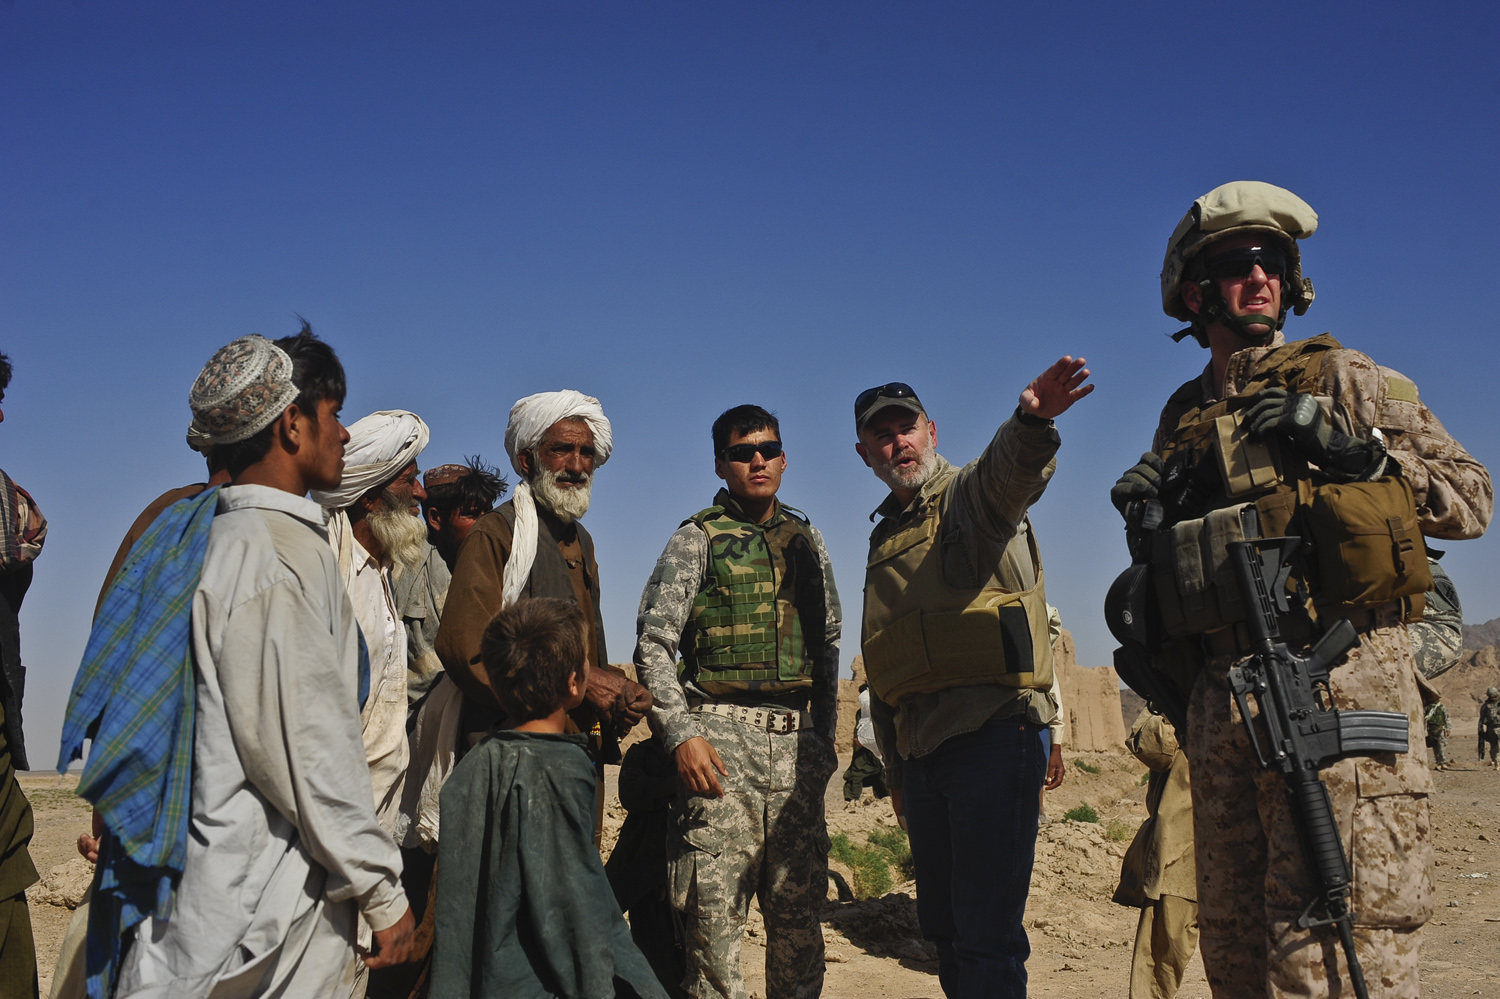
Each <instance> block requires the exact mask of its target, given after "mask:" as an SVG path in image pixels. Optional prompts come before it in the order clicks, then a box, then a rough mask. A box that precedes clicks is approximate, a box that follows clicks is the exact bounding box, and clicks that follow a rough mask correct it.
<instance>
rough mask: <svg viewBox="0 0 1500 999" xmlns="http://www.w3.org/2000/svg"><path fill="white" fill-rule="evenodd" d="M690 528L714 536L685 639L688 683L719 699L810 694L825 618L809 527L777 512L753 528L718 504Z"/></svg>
mask: <svg viewBox="0 0 1500 999" xmlns="http://www.w3.org/2000/svg"><path fill="white" fill-rule="evenodd" d="M688 523H692V524H696V525H698V527H699V528H701V529H702V530H703V533H704V534H705V535H706V536H707V537H708V571H707V572H706V573H705V574H704V577H703V583H702V587H701V588H700V589H699V591H698V595H697V596H696V597H695V598H694V599H693V607H692V611H691V613H690V614H689V617H688V626H687V629H686V632H685V634H684V635H683V640H682V645H681V648H682V655H683V662H682V666H681V670H682V678H683V679H684V680H687V681H690V682H692V683H693V684H694V685H696V686H697V687H698V689H700V690H702V691H703V692H704V693H705V694H711V695H716V696H723V695H734V694H756V695H760V696H767V697H770V696H775V695H778V694H783V693H788V692H790V691H795V690H801V689H807V688H810V687H811V686H812V666H813V650H816V649H821V648H822V647H823V644H824V631H825V628H826V623H825V622H826V611H825V601H824V593H823V570H822V566H821V565H820V564H819V562H818V555H817V549H816V547H815V545H814V544H813V538H812V532H811V531H810V530H809V529H808V525H807V521H806V520H805V519H802V518H801V517H800V515H799V514H798V512H797V511H794V510H792V509H791V508H790V507H787V506H778V507H777V510H776V513H775V514H774V515H772V517H771V519H770V520H768V521H766V522H765V523H763V524H751V523H748V522H746V521H743V520H739V519H737V518H736V514H735V513H734V512H732V511H731V510H729V509H726V507H725V506H722V505H720V506H711V507H709V508H708V509H707V510H704V511H702V512H700V513H698V514H696V515H694V516H693V517H691V518H689V520H688Z"/></svg>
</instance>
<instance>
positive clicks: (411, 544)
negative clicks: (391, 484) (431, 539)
mask: <svg viewBox="0 0 1500 999" xmlns="http://www.w3.org/2000/svg"><path fill="white" fill-rule="evenodd" d="M410 502H411V501H410V500H405V499H401V498H399V497H397V496H393V495H392V494H391V492H390V491H389V490H387V491H385V492H383V493H381V494H380V507H379V509H377V510H374V511H372V512H371V513H370V514H369V516H368V517H366V518H365V519H366V520H368V521H369V524H370V533H371V534H373V535H375V540H376V541H379V542H380V547H382V548H384V549H385V558H386V561H388V562H390V563H391V566H392V570H393V573H392V574H393V575H400V573H401V571H402V570H404V569H409V568H411V567H412V566H415V565H416V564H417V563H419V562H421V561H422V556H423V555H425V554H426V548H425V546H426V543H427V525H426V524H424V523H422V521H421V519H419V518H417V517H414V516H412V513H411V509H410Z"/></svg>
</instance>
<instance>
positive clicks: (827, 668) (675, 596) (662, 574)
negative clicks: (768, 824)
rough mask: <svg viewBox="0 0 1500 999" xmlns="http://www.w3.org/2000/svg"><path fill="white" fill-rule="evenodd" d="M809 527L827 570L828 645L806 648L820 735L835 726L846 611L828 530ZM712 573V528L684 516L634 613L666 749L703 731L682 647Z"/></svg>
mask: <svg viewBox="0 0 1500 999" xmlns="http://www.w3.org/2000/svg"><path fill="white" fill-rule="evenodd" d="M808 530H809V532H810V533H811V534H812V538H813V547H814V549H816V551H817V556H818V566H819V568H820V569H821V570H822V573H823V593H824V619H825V625H824V631H823V647H822V648H819V649H809V650H808V653H809V655H810V656H811V658H812V661H813V677H812V680H813V683H812V694H811V697H812V701H811V704H810V709H811V711H812V716H813V728H814V729H815V730H816V731H817V733H818V734H819V735H821V736H823V737H824V738H826V739H828V740H829V741H833V739H834V737H835V732H836V730H837V727H838V696H839V695H838V669H839V637H840V634H841V632H842V629H843V612H842V610H841V609H840V606H839V595H838V589H837V587H835V585H834V582H833V566H832V564H831V563H830V562H829V560H828V549H827V547H826V546H825V545H824V544H823V535H822V534H821V533H819V531H818V529H817V528H816V527H813V526H812V525H808ZM707 573H708V535H706V534H705V533H704V532H703V528H701V527H699V526H698V525H697V524H693V523H688V524H684V525H683V526H681V527H679V528H678V529H677V531H676V532H675V533H674V534H673V535H672V537H671V538H670V539H669V540H668V541H667V547H666V549H665V550H664V551H663V552H662V553H661V558H659V559H657V562H656V568H655V569H654V570H653V571H652V573H651V578H650V580H648V581H647V583H646V589H645V591H644V592H643V593H642V594H641V606H640V613H639V614H638V615H637V617H636V636H637V637H636V646H635V664H636V669H637V671H638V673H639V675H640V682H641V683H642V684H643V685H645V686H646V687H647V688H648V689H649V690H650V691H651V696H652V697H653V698H654V699H655V702H656V703H655V705H654V706H653V707H652V709H651V729H652V731H653V732H655V733H657V735H658V736H659V737H660V738H661V740H662V744H663V746H664V747H665V748H666V750H667V752H669V753H671V752H675V751H676V749H677V747H678V746H680V745H682V744H683V743H684V742H686V741H687V740H689V739H692V738H695V737H697V736H700V735H702V734H703V733H702V732H700V731H699V730H698V723H697V722H696V721H694V720H693V717H692V715H691V714H689V713H688V703H687V694H688V691H686V690H684V686H683V683H682V682H681V681H679V680H678V678H677V650H678V646H679V645H680V644H681V642H682V634H683V631H684V629H685V628H686V627H687V623H688V617H689V615H690V614H691V613H692V609H693V600H694V599H695V598H696V597H697V596H698V591H699V590H701V589H702V588H703V582H704V576H705V575H707ZM688 686H689V687H691V684H689V685H688ZM692 692H693V693H694V694H695V695H696V696H697V699H699V700H713V698H712V697H709V696H707V695H704V694H702V692H701V691H696V690H694V691H692Z"/></svg>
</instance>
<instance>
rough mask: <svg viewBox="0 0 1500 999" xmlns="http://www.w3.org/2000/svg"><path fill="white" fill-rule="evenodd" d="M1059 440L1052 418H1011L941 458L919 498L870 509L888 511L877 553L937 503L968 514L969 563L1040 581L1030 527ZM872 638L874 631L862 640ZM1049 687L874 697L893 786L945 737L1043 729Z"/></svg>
mask: <svg viewBox="0 0 1500 999" xmlns="http://www.w3.org/2000/svg"><path fill="white" fill-rule="evenodd" d="M1060 444H1061V438H1059V437H1058V435H1057V429H1056V428H1055V427H1054V426H1053V425H1052V422H1051V421H1050V420H1048V421H1046V422H1044V423H1040V422H1028V421H1023V420H1022V419H1020V418H1019V417H1012V418H1011V419H1009V420H1007V421H1006V422H1005V423H1004V424H1002V425H1001V426H1000V429H999V430H998V431H996V432H995V436H994V438H993V439H992V440H991V441H990V443H989V445H988V446H986V447H985V449H984V453H983V454H981V455H980V456H979V457H978V458H976V459H975V460H974V461H971V462H970V463H969V464H967V465H965V466H964V467H963V468H961V469H956V468H954V467H953V465H951V464H950V463H949V462H948V461H947V460H946V459H944V458H942V457H941V456H939V457H938V462H939V464H938V468H937V471H936V472H935V473H934V474H933V476H932V478H931V479H929V480H928V481H927V483H926V485H924V486H923V487H922V488H921V489H920V490H918V492H917V495H916V496H915V497H914V498H913V499H912V501H911V502H910V503H909V504H907V505H906V506H904V507H903V506H902V505H901V504H900V502H899V501H898V500H897V499H896V497H895V495H894V494H892V495H890V496H887V497H886V499H885V502H883V503H881V504H880V506H879V507H877V508H876V510H875V512H874V513H873V514H871V519H872V520H873V519H874V518H875V517H880V518H881V520H880V521H879V523H877V524H876V525H875V530H874V531H873V532H871V534H870V548H871V550H872V551H873V550H875V548H876V547H878V546H879V545H880V544H881V543H882V542H883V541H884V540H885V539H886V538H888V537H890V536H891V535H892V534H894V533H895V532H896V531H899V530H901V529H902V528H904V527H905V526H906V525H907V524H909V523H910V522H912V521H914V520H917V519H920V518H922V517H926V516H928V515H929V514H930V512H931V511H930V506H931V505H932V504H935V503H936V504H942V506H941V507H940V509H941V512H942V516H943V517H944V518H952V517H957V518H961V519H963V520H965V522H966V524H965V530H964V531H963V532H962V533H963V535H964V536H965V537H968V538H970V539H972V543H971V545H970V547H971V548H972V549H973V550H972V551H969V552H967V553H966V554H967V556H968V558H969V560H970V564H972V565H974V566H976V567H977V568H978V569H979V570H980V574H981V579H983V578H984V575H985V574H986V573H987V574H988V575H989V577H991V578H993V579H994V580H995V581H996V582H997V583H998V584H999V585H1001V586H1003V587H1005V588H1006V589H1007V590H1011V591H1020V590H1028V589H1030V588H1031V587H1033V586H1035V585H1036V573H1035V570H1034V569H1033V567H1032V563H1031V552H1030V538H1029V536H1028V535H1029V533H1030V526H1029V524H1028V523H1027V521H1026V511H1027V509H1028V508H1030V506H1031V505H1032V504H1033V503H1035V502H1036V501H1037V500H1038V499H1039V498H1041V495H1042V492H1043V491H1044V490H1045V489H1046V488H1047V481H1048V480H1049V479H1051V477H1052V472H1053V470H1054V469H1055V468H1056V461H1055V458H1054V456H1055V455H1056V453H1057V449H1058V447H1059V445H1060ZM863 637H864V638H865V639H868V638H869V637H870V636H869V635H865V636H863ZM1057 709H1058V706H1057V703H1056V701H1055V700H1054V699H1053V697H1052V695H1051V693H1050V692H1049V691H1043V690H1026V689H1019V688H1016V687H1006V686H1001V685H1000V684H975V685H965V686H956V687H947V688H945V689H943V690H938V691H935V692H933V693H930V694H911V695H909V696H907V697H904V698H902V700H901V703H900V705H899V706H896V707H892V706H891V705H889V704H887V703H885V702H884V701H882V700H881V699H880V698H878V697H872V698H871V699H870V720H871V721H872V722H874V724H875V738H876V741H877V742H878V743H879V745H880V756H881V758H882V759H883V760H884V761H885V767H886V772H885V774H886V776H885V779H886V785H887V786H888V787H890V788H892V789H899V788H900V787H901V786H902V775H901V761H902V760H903V759H909V758H911V757H914V756H925V755H927V754H928V753H930V752H932V751H933V750H934V749H936V748H937V747H938V746H940V745H942V744H943V742H944V741H945V740H947V739H950V738H952V737H953V736H955V735H962V734H964V733H965V732H973V731H975V730H977V729H979V728H980V727H981V726H983V725H984V724H985V723H986V722H987V721H989V720H990V719H991V718H1001V717H1010V716H1012V715H1024V716H1025V717H1026V718H1027V719H1028V720H1029V721H1031V722H1033V723H1035V724H1037V725H1047V724H1049V723H1050V722H1051V721H1052V720H1053V719H1054V718H1055V717H1056V716H1057Z"/></svg>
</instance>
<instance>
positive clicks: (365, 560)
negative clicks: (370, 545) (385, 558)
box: [349, 531, 382, 576]
mask: <svg viewBox="0 0 1500 999" xmlns="http://www.w3.org/2000/svg"><path fill="white" fill-rule="evenodd" d="M349 543H350V544H352V545H353V546H354V563H355V569H354V574H355V575H356V576H357V575H359V574H360V573H361V572H363V571H364V570H366V569H374V570H375V571H376V572H379V571H380V570H381V568H382V566H381V564H380V560H379V559H378V558H376V557H375V556H374V555H371V554H370V553H369V552H368V551H366V550H365V546H364V545H362V544H360V543H359V538H357V537H355V536H354V532H353V531H350V532H349Z"/></svg>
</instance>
